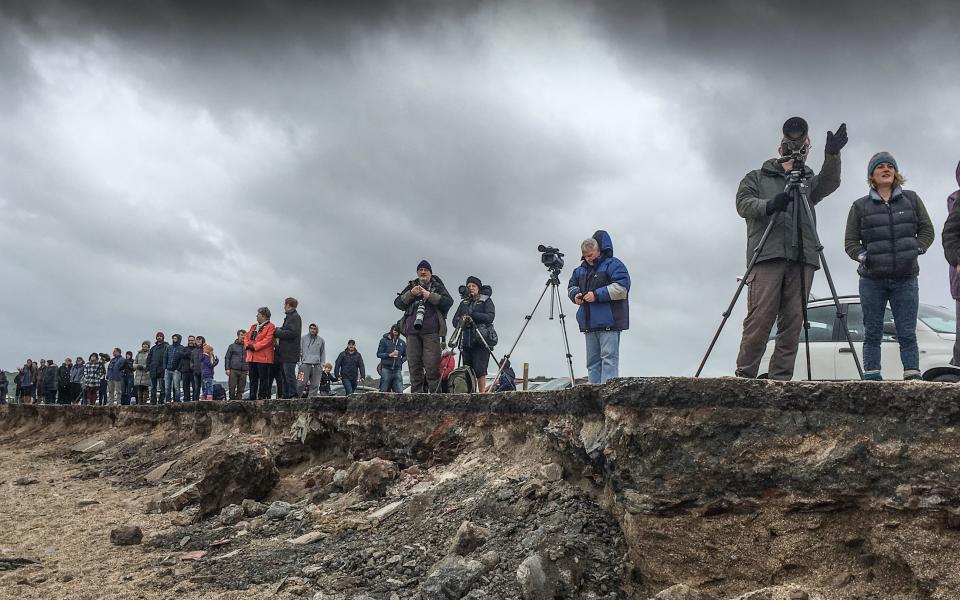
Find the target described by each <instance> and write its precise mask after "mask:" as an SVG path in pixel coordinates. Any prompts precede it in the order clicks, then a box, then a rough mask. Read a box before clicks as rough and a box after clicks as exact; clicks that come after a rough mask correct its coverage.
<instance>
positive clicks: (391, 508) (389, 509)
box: [370, 500, 403, 521]
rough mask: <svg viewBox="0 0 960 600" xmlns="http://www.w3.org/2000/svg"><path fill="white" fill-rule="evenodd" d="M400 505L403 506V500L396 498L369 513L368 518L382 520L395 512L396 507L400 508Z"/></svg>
mask: <svg viewBox="0 0 960 600" xmlns="http://www.w3.org/2000/svg"><path fill="white" fill-rule="evenodd" d="M401 506H403V500H397V501H396V502H391V503H390V504H387V505H385V506H383V507H381V508H379V509H377V510H375V511H374V512H372V513H370V520H371V521H382V520H384V519H386V518H387V517H389V516H390V515H392V514H393V513H395V512H397V509H398V508H400V507H401Z"/></svg>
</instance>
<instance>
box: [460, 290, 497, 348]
mask: <svg viewBox="0 0 960 600" xmlns="http://www.w3.org/2000/svg"><path fill="white" fill-rule="evenodd" d="M492 295H493V288H491V287H490V286H489V285H485V286H483V287H481V288H480V295H479V296H478V297H477V299H476V300H473V299H472V298H467V299H466V300H461V301H460V304H459V305H458V306H457V312H456V314H454V315H453V326H454V327H455V328H456V327H460V322H461V321H463V317H465V316H467V315H470V318H471V319H473V322H474V323H476V329H477V330H479V331H480V335H482V336H483V337H484V339H485V340H487V343H488V344H489V343H490V330H491V329H492V328H493V319H494V317H496V315H497V309H496V307H495V306H494V305H493V300H492V299H491V298H490V296H492ZM473 332H474V328H473V327H467V328H464V330H463V338H462V344H461V345H462V347H464V348H484V347H485V346H484V345H483V342H481V341H480V338H478V337H477V336H475V335H473Z"/></svg>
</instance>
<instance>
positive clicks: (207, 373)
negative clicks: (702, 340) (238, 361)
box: [200, 353, 220, 379]
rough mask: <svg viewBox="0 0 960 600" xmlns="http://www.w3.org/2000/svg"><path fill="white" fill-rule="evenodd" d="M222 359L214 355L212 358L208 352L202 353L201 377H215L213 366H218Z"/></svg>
mask: <svg viewBox="0 0 960 600" xmlns="http://www.w3.org/2000/svg"><path fill="white" fill-rule="evenodd" d="M219 362H220V359H219V358H217V357H216V356H214V357H213V358H210V356H209V355H207V354H206V353H201V354H200V378H201V379H213V368H214V367H215V366H217V364H218V363H219Z"/></svg>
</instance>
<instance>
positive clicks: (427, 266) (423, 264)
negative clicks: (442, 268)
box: [417, 259, 433, 273]
mask: <svg viewBox="0 0 960 600" xmlns="http://www.w3.org/2000/svg"><path fill="white" fill-rule="evenodd" d="M420 269H426V270H428V271H430V272H431V273H433V267H431V266H430V263H428V262H427V260H426V259H424V260H421V261H420V264H419V265H417V270H418V271H419V270H420Z"/></svg>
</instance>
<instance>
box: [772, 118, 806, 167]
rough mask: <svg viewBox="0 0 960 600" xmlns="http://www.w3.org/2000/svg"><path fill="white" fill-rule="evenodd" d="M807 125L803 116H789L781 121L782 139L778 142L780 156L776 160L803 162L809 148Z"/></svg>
mask: <svg viewBox="0 0 960 600" xmlns="http://www.w3.org/2000/svg"><path fill="white" fill-rule="evenodd" d="M808 130H809V126H808V125H807V121H806V120H805V119H804V118H803V117H790V118H789V119H787V120H786V121H784V123H783V141H781V142H780V153H781V158H780V159H779V161H778V162H780V163H785V162H788V161H791V160H792V161H794V163H797V162H799V163H801V164H802V163H803V162H804V161H805V160H806V159H807V152H808V151H809V150H810V140H809V139H808V138H807V132H808Z"/></svg>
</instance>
